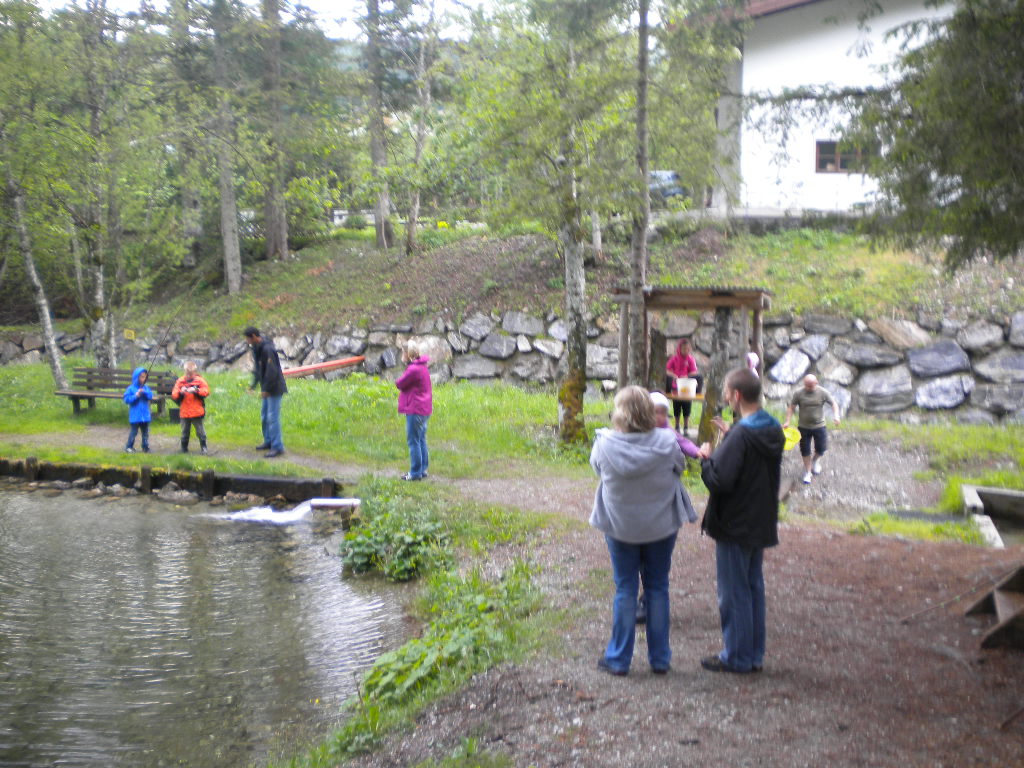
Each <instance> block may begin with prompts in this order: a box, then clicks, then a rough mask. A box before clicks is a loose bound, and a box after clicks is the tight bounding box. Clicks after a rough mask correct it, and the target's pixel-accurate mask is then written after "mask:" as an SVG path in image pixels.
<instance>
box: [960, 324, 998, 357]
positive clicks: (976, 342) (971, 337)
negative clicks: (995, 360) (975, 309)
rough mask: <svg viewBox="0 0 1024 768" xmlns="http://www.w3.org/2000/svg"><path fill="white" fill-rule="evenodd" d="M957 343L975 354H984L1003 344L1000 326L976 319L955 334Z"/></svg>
mask: <svg viewBox="0 0 1024 768" xmlns="http://www.w3.org/2000/svg"><path fill="white" fill-rule="evenodd" d="M956 340H957V343H959V344H960V346H961V347H963V348H964V349H966V350H967V351H968V352H973V353H974V354H975V355H986V354H988V353H989V352H991V351H993V350H994V349H996V348H998V347H1000V346H1002V344H1003V328H1002V326H999V325H996V324H995V323H990V322H988V321H987V320H978V321H977V322H974V323H971V324H970V325H968V326H967V327H966V328H963V329H962V330H961V331H960V332H959V333H958V334H957V335H956Z"/></svg>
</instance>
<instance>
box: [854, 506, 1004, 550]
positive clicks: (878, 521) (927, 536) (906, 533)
mask: <svg viewBox="0 0 1024 768" xmlns="http://www.w3.org/2000/svg"><path fill="white" fill-rule="evenodd" d="M850 533H853V534H858V535H865V536H901V537H904V538H909V539H924V540H926V541H945V540H954V541H962V542H964V543H966V544H973V545H976V546H980V545H983V544H984V543H985V542H984V541H983V539H982V537H981V533H980V532H979V531H978V529H977V527H976V526H975V525H974V524H972V523H971V522H970V521H968V520H965V521H964V522H962V523H953V522H948V521H941V522H935V523H931V522H928V521H927V520H901V519H898V518H895V517H892V516H891V515H889V514H887V513H886V512H875V513H874V514H871V515H867V516H866V517H864V518H863V519H862V520H861V521H860V522H858V523H854V524H853V525H852V526H851V527H850Z"/></svg>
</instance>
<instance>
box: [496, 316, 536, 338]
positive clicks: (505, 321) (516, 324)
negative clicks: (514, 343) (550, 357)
mask: <svg viewBox="0 0 1024 768" xmlns="http://www.w3.org/2000/svg"><path fill="white" fill-rule="evenodd" d="M501 327H502V328H504V329H505V332H506V333H511V334H513V335H517V334H520V333H521V334H525V335H526V336H540V335H541V334H542V333H544V321H543V320H541V319H540V318H539V317H531V316H530V315H528V314H526V313H525V312H514V311H511V310H510V311H508V312H506V313H505V316H504V317H503V318H502V319H501Z"/></svg>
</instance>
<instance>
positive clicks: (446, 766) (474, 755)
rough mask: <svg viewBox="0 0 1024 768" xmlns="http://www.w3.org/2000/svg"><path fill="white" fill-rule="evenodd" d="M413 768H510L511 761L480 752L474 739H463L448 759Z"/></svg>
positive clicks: (430, 761) (431, 761) (503, 756)
mask: <svg viewBox="0 0 1024 768" xmlns="http://www.w3.org/2000/svg"><path fill="white" fill-rule="evenodd" d="M413 768H512V760H511V758H509V757H508V755H501V754H495V753H492V752H483V751H481V750H480V745H479V744H478V743H477V741H476V739H464V740H463V742H462V744H460V745H459V747H458V749H456V750H455V751H454V752H453V753H452V754H451V755H449V756H448V757H446V758H444V759H442V760H427V761H425V762H422V763H417V764H416V765H415V766H413Z"/></svg>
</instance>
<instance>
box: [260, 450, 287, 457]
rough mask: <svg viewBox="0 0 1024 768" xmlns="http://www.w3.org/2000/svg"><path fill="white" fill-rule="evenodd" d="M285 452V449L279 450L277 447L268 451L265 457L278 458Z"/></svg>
mask: <svg viewBox="0 0 1024 768" xmlns="http://www.w3.org/2000/svg"><path fill="white" fill-rule="evenodd" d="M283 453H284V451H278V450H276V449H275V450H272V451H268V452H267V453H265V454H263V458H265V459H274V458H277V457H278V456H280V455H281V454H283Z"/></svg>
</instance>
